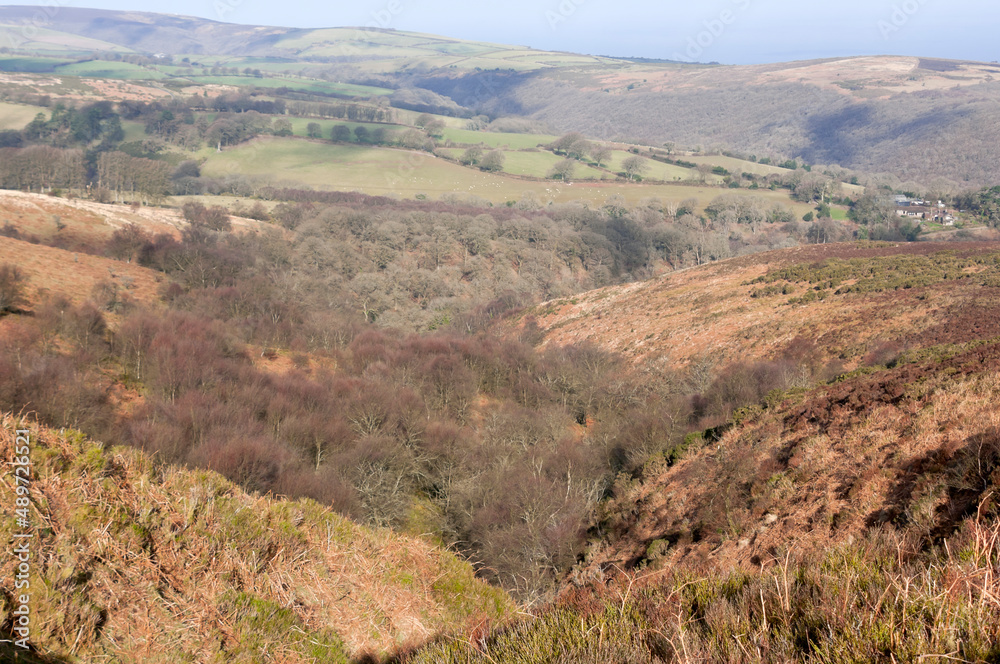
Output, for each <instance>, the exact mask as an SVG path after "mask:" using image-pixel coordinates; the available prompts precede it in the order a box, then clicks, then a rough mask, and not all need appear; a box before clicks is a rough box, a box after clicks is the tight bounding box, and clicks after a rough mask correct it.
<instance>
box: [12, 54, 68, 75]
mask: <svg viewBox="0 0 1000 664" xmlns="http://www.w3.org/2000/svg"><path fill="white" fill-rule="evenodd" d="M64 62H66V61H65V60H61V59H58V58H22V57H12V58H0V71H9V72H17V73H29V74H39V73H47V72H51V71H52V70H53V69H55V67H57V66H58V65H60V64H63V63H64Z"/></svg>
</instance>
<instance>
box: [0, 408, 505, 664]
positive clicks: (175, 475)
mask: <svg viewBox="0 0 1000 664" xmlns="http://www.w3.org/2000/svg"><path fill="white" fill-rule="evenodd" d="M24 426H25V423H24V422H23V421H22V420H18V419H16V418H13V417H10V416H4V418H3V423H2V432H0V453H2V454H3V455H4V458H11V456H12V455H13V449H12V448H13V444H14V436H13V433H14V429H15V428H20V427H24ZM29 428H30V429H31V432H32V433H31V441H32V442H31V445H32V448H33V452H32V460H33V462H34V473H35V476H36V479H35V482H34V484H33V485H32V493H33V499H34V500H33V508H32V513H31V518H32V520H33V521H34V522H35V523H36V524H37V526H38V531H37V532H38V539H36V540H35V542H36V544H35V545H36V547H38V548H37V549H36V556H37V557H36V558H35V559H34V561H35V562H34V563H33V564H34V567H33V570H32V577H31V587H32V610H33V611H34V616H35V618H34V622H33V623H32V629H33V637H32V643H34V644H35V645H36V646H38V647H39V648H40V649H41V651H42V652H43V653H45V654H47V655H51V656H53V657H55V658H60V661H62V659H65V661H81V662H83V661H88V662H89V661H122V662H139V661H141V662H178V661H199V662H207V661H247V662H249V661H281V662H341V661H347V660H348V658H357V657H361V656H362V655H365V654H371V655H373V656H375V657H378V658H380V657H382V656H384V655H387V654H391V653H395V652H397V651H399V650H400V649H405V648H412V647H414V646H417V645H419V644H421V643H424V642H426V641H428V640H430V639H433V638H435V637H439V636H442V635H445V634H460V633H462V632H463V630H465V629H467V628H471V627H475V625H476V624H478V623H480V622H482V621H486V620H491V619H496V618H499V617H502V616H505V615H507V614H509V613H510V612H511V610H512V603H511V602H510V600H509V599H507V597H506V596H505V595H504V593H503V592H502V591H500V590H497V589H494V588H491V587H489V586H487V585H486V584H485V583H483V582H481V581H478V580H477V579H476V578H475V576H474V574H473V571H472V568H471V567H470V566H469V565H468V564H466V563H463V562H460V561H459V560H458V559H457V558H456V557H455V556H453V555H452V554H450V553H447V552H445V551H443V550H440V549H436V548H434V547H432V546H430V545H429V544H427V543H425V542H423V541H420V540H416V539H412V538H407V537H403V536H400V535H396V534H392V533H390V532H389V531H387V530H371V529H366V528H362V527H360V526H358V525H356V524H354V523H352V522H351V521H349V520H347V519H345V518H343V517H341V516H339V515H337V514H334V513H333V512H331V511H330V510H329V509H327V508H324V507H322V506H320V505H319V504H317V503H315V502H313V501H310V500H299V501H287V500H280V499H275V498H271V497H261V496H257V495H251V494H248V493H246V492H245V491H243V490H241V489H239V488H237V487H236V486H235V485H233V484H231V483H230V482H227V481H226V480H224V479H222V478H221V477H220V476H218V475H216V474H214V473H209V472H204V471H189V470H183V469H180V468H177V467H164V466H161V465H157V464H156V463H154V462H152V461H151V460H150V459H149V458H147V457H146V456H144V455H143V454H141V453H140V452H137V451H135V450H132V449H126V448H102V447H101V446H100V445H99V444H97V443H94V442H91V441H89V440H86V439H85V438H84V437H83V436H81V435H80V434H78V433H75V432H70V431H67V432H57V431H53V430H49V429H46V428H42V427H38V426H35V425H29ZM11 487H12V482H11V481H10V478H9V477H8V479H7V480H6V481H5V486H4V488H3V500H2V502H3V505H5V506H7V507H5V509H4V511H5V513H6V514H7V516H6V518H5V522H4V525H3V531H4V534H3V538H4V540H5V541H11V539H12V537H11V536H12V533H13V532H14V528H15V524H14V522H13V510H12V507H11V506H12V504H13V500H14V498H13V493H12V489H11ZM18 532H20V531H18ZM12 561H13V558H11V557H10V556H7V557H5V559H4V560H3V561H2V565H0V577H2V578H3V579H4V587H3V593H4V594H3V598H4V599H3V603H4V615H5V618H4V620H5V621H6V620H7V617H8V616H9V615H10V614H9V612H10V611H11V610H12V607H11V594H10V593H11V592H12V590H13V588H12V579H13V573H12V571H11V566H12V565H13V562H12ZM5 624H9V623H5ZM5 661H6V660H5Z"/></svg>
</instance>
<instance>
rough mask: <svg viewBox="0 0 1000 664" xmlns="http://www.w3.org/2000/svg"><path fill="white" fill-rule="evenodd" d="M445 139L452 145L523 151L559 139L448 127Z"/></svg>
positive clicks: (538, 135) (540, 135)
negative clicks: (480, 145)
mask: <svg viewBox="0 0 1000 664" xmlns="http://www.w3.org/2000/svg"><path fill="white" fill-rule="evenodd" d="M443 137H444V138H445V139H446V140H449V141H451V142H452V143H460V144H462V145H479V144H483V145H486V146H489V147H491V148H507V149H510V150H523V149H525V148H534V147H538V146H539V145H548V144H549V143H551V142H552V141H554V140H556V139H557V138H559V137H558V136H547V135H545V134H503V133H500V132H495V131H473V130H472V129H457V128H452V127H448V128H446V129H445V130H444V134H443Z"/></svg>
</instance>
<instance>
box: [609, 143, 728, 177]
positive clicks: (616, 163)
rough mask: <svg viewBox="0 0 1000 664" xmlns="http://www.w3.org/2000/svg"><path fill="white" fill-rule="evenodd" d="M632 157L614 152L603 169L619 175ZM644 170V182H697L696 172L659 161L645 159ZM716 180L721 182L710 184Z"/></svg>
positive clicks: (622, 151)
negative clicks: (625, 163)
mask: <svg viewBox="0 0 1000 664" xmlns="http://www.w3.org/2000/svg"><path fill="white" fill-rule="evenodd" d="M632 156H634V155H633V154H631V153H629V152H626V151H625V150H615V151H614V152H613V153H612V155H611V160H610V161H609V162H608V163H607V164H605V165H604V166H605V168H607V169H608V170H609V171H612V172H614V173H621V172H622V171H624V170H625V166H624V162H625V160H626V159H628V158H629V157H632ZM643 160H644V161H645V162H646V170H645V171H644V172H643V174H642V177H643V179H646V180H657V181H660V182H678V181H682V180H697V179H698V173H697V171H694V170H691V169H690V168H684V167H682V166H674V165H673V164H664V163H663V162H661V161H654V160H652V159H646V158H645V157H643ZM716 180H721V178H711V179H710V180H709V181H710V182H715V181H716Z"/></svg>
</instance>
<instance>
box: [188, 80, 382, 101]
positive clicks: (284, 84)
mask: <svg viewBox="0 0 1000 664" xmlns="http://www.w3.org/2000/svg"><path fill="white" fill-rule="evenodd" d="M186 80H189V81H192V82H194V83H199V84H202V85H205V84H215V85H233V86H237V87H238V86H248V85H252V86H255V87H258V88H289V89H292V90H305V91H307V92H321V93H325V94H338V95H349V96H352V97H372V96H380V95H391V94H392V92H393V91H392V90H389V89H387V88H374V87H371V86H367V85H353V84H350V83H328V82H326V81H315V80H311V79H304V78H256V77H254V76H188V77H186Z"/></svg>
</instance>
